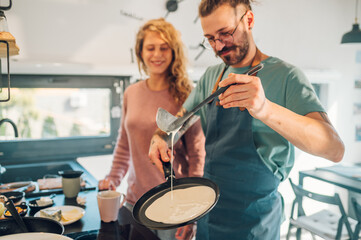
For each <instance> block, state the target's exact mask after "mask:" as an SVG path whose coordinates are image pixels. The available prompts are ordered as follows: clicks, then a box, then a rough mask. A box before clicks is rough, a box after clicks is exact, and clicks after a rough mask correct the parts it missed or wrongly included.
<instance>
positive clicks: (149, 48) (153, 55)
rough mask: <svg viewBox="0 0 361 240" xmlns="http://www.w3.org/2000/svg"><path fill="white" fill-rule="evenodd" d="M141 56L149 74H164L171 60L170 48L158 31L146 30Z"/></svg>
mask: <svg viewBox="0 0 361 240" xmlns="http://www.w3.org/2000/svg"><path fill="white" fill-rule="evenodd" d="M142 58H143V61H144V64H145V66H146V67H147V70H148V74H149V75H152V74H165V73H167V71H168V67H169V65H170V64H171V62H172V58H173V54H172V49H171V48H170V47H169V45H168V44H167V43H166V42H165V41H164V40H163V39H162V38H161V37H160V34H159V33H156V32H147V33H146V35H145V38H144V43H143V50H142Z"/></svg>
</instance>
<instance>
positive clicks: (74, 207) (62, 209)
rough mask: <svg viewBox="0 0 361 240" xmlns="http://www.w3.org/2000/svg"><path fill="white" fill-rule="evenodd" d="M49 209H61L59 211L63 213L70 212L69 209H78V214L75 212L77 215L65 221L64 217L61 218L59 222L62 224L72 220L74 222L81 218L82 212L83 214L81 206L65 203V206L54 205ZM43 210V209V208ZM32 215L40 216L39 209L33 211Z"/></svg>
mask: <svg viewBox="0 0 361 240" xmlns="http://www.w3.org/2000/svg"><path fill="white" fill-rule="evenodd" d="M50 208H51V209H60V210H61V213H62V214H64V213H67V212H70V211H78V213H79V214H77V216H75V217H74V218H72V219H69V220H67V221H64V219H63V218H62V219H61V221H60V223H61V224H63V225H64V226H65V225H69V224H71V223H73V222H76V221H78V220H79V219H81V218H82V217H83V216H84V214H85V210H84V209H83V208H81V207H76V206H68V205H65V206H55V207H50ZM45 209H49V208H45ZM43 210H44V209H43ZM34 217H40V211H39V212H37V213H35V215H34Z"/></svg>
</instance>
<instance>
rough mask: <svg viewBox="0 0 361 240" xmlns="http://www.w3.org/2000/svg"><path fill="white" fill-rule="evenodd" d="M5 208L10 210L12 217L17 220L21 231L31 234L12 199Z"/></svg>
mask: <svg viewBox="0 0 361 240" xmlns="http://www.w3.org/2000/svg"><path fill="white" fill-rule="evenodd" d="M5 207H6V208H7V209H8V210H9V212H10V213H11V216H12V217H13V218H14V219H15V221H16V223H17V224H18V225H19V227H20V229H21V231H22V232H24V233H26V232H29V231H28V228H27V227H26V225H25V223H24V221H23V219H22V218H21V217H20V214H19V213H18V211H17V210H16V208H15V206H14V203H13V201H12V200H11V199H9V200H7V201H6V202H5Z"/></svg>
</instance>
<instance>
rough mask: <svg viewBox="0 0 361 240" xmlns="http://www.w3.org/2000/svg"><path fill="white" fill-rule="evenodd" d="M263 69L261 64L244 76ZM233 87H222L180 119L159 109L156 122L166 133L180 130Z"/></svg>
mask: <svg viewBox="0 0 361 240" xmlns="http://www.w3.org/2000/svg"><path fill="white" fill-rule="evenodd" d="M262 68H263V64H262V63H260V64H258V65H256V66H255V67H253V68H251V69H250V70H248V71H247V72H245V73H243V74H245V75H253V74H255V73H257V72H258V71H259V70H261V69H262ZM235 84H236V83H234V84H231V85H235ZM231 85H228V86H225V87H221V88H220V89H218V90H217V91H215V92H214V93H213V94H211V95H210V96H209V97H207V98H206V99H204V100H203V101H202V102H201V103H200V104H198V105H197V106H196V107H195V108H193V109H192V110H191V111H189V112H187V113H186V114H184V115H183V116H182V117H179V118H178V117H175V116H173V115H172V114H170V113H169V112H168V111H167V110H165V109H163V108H158V111H157V116H156V122H157V125H158V127H159V128H160V129H161V130H162V131H164V132H166V133H170V132H173V131H175V130H176V129H179V128H180V127H181V126H182V125H183V123H185V122H186V121H187V120H188V118H190V117H191V116H192V115H193V114H194V113H196V112H197V111H198V110H199V109H200V108H201V107H203V106H204V105H205V104H206V103H208V102H209V101H211V100H213V99H214V98H215V97H217V96H218V95H220V94H221V93H223V92H225V91H226V90H227V89H228V88H229V87H230V86H231Z"/></svg>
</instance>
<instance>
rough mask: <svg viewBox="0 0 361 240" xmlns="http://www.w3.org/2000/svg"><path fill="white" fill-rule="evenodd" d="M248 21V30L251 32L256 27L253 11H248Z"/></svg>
mask: <svg viewBox="0 0 361 240" xmlns="http://www.w3.org/2000/svg"><path fill="white" fill-rule="evenodd" d="M245 17H246V21H247V27H248V30H251V29H252V28H253V26H254V14H253V12H252V11H251V10H248V12H247V14H246V16H245Z"/></svg>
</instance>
